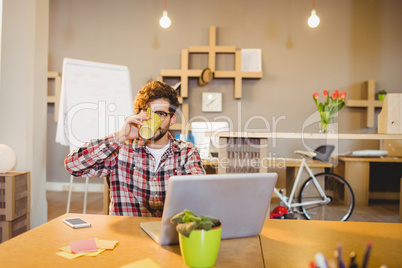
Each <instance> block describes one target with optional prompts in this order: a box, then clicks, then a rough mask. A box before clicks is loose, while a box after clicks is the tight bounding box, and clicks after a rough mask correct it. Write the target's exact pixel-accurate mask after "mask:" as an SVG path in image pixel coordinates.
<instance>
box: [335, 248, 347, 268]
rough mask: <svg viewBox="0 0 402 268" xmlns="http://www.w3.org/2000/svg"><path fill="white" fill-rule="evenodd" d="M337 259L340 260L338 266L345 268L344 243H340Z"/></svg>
mask: <svg viewBox="0 0 402 268" xmlns="http://www.w3.org/2000/svg"><path fill="white" fill-rule="evenodd" d="M336 259H337V261H338V267H339V268H345V263H344V262H343V260H342V244H341V243H338V248H337V255H336Z"/></svg>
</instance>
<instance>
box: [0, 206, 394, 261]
mask: <svg viewBox="0 0 402 268" xmlns="http://www.w3.org/2000/svg"><path fill="white" fill-rule="evenodd" d="M74 216H79V217H81V218H83V219H85V220H87V221H89V222H91V223H92V227H90V228H84V229H72V228H70V227H68V226H67V225H65V224H64V223H62V221H61V219H62V218H65V217H74ZM154 220H155V218H141V217H123V216H106V215H90V214H65V215H63V216H61V217H59V218H56V219H54V220H52V221H50V222H48V223H45V224H43V225H41V226H39V227H36V228H34V229H32V230H30V231H28V232H26V233H24V234H21V235H19V236H17V237H15V238H12V239H10V240H8V241H6V242H4V243H2V244H0V260H1V267H32V266H35V267H85V268H87V267H120V266H122V265H126V264H128V263H131V262H135V261H138V260H142V259H145V258H151V259H152V260H153V261H155V262H156V263H157V264H159V265H160V266H161V267H186V266H185V264H184V262H183V260H182V258H181V256H180V249H179V246H178V245H176V246H165V247H160V246H159V245H158V244H157V243H155V242H154V241H153V240H152V239H151V238H150V237H149V236H148V235H147V234H146V233H145V232H144V231H143V230H141V228H140V226H139V223H140V222H141V221H154ZM373 230H375V232H373ZM95 237H97V238H99V239H105V240H118V241H119V244H118V245H117V246H116V248H115V249H114V250H113V251H105V252H103V253H102V254H100V255H99V256H97V257H80V258H77V259H74V260H68V259H65V258H63V257H60V256H58V255H56V253H57V252H58V248H60V247H63V246H67V245H68V244H69V242H71V241H75V240H80V239H89V238H95ZM367 241H371V242H372V243H373V249H372V256H371V258H370V262H369V267H380V265H381V264H387V265H388V267H402V259H401V258H400V249H401V247H402V224H399V223H366V222H324V221H322V222H321V221H298V220H266V222H265V225H264V227H263V230H262V233H261V235H260V236H259V237H251V238H242V239H232V240H223V241H222V243H221V248H220V251H219V255H218V259H217V263H216V266H215V267H231V268H232V267H253V268H254V267H264V262H265V267H303V268H304V267H308V263H309V262H310V261H311V260H313V258H314V254H315V253H316V252H322V253H323V254H324V255H325V256H327V257H331V256H332V254H333V249H334V247H336V244H337V243H338V242H342V244H343V248H344V254H343V256H344V258H346V256H347V255H348V254H349V252H350V251H352V250H354V251H356V253H357V256H358V257H357V260H358V261H359V263H361V262H360V260H361V258H362V255H363V252H364V250H365V245H366V242H367Z"/></svg>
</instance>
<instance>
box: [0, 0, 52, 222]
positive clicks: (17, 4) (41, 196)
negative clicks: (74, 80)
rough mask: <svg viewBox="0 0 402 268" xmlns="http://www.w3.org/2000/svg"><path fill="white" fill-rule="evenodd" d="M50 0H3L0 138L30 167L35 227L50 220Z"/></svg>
mask: <svg viewBox="0 0 402 268" xmlns="http://www.w3.org/2000/svg"><path fill="white" fill-rule="evenodd" d="M48 14H49V1H48V0H3V16H2V36H1V84H0V86H1V87H0V126H1V131H0V143H4V144H7V145H9V146H10V147H11V148H13V149H14V151H15V152H16V154H17V159H18V163H17V167H16V170H23V171H30V172H31V227H32V228H33V227H36V226H38V225H40V224H42V223H44V222H46V221H47V202H46V192H45V186H46V185H45V184H46V94H47V56H48V32H49V28H48V25H49V20H48V18H49V17H48Z"/></svg>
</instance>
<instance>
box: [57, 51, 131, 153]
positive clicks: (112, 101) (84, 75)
mask: <svg viewBox="0 0 402 268" xmlns="http://www.w3.org/2000/svg"><path fill="white" fill-rule="evenodd" d="M132 111H133V110H132V93H131V83H130V75H129V70H128V68H127V67H126V66H121V65H112V64H105V63H98V62H90V61H83V60H76V59H64V62H63V76H62V85H61V94H60V107H59V119H58V124H57V133H56V142H58V143H60V144H62V145H66V146H70V149H73V148H76V147H79V146H81V145H82V144H83V143H85V142H87V141H89V140H90V139H94V138H103V137H104V136H106V135H108V134H110V133H113V132H115V131H117V130H118V129H120V127H121V126H122V124H123V121H124V118H125V117H127V116H129V115H130V114H132V113H133V112H132Z"/></svg>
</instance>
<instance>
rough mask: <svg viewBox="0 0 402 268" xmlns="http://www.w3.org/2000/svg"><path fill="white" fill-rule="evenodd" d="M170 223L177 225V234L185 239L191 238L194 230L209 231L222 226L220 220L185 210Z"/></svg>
mask: <svg viewBox="0 0 402 268" xmlns="http://www.w3.org/2000/svg"><path fill="white" fill-rule="evenodd" d="M170 222H172V223H177V226H176V230H177V232H178V233H180V234H182V235H184V236H185V237H189V236H190V233H191V232H192V231H193V230H196V229H202V230H205V231H208V230H211V229H212V228H214V227H217V226H219V225H221V222H220V221H219V220H218V219H214V218H211V217H208V216H197V215H195V214H194V212H192V211H189V210H184V211H183V212H180V213H178V214H176V215H174V216H173V217H172V218H171V219H170Z"/></svg>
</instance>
